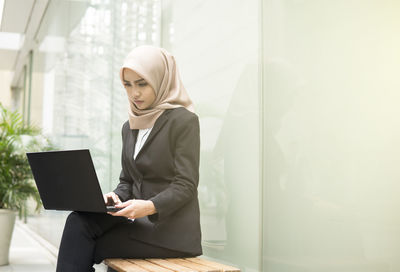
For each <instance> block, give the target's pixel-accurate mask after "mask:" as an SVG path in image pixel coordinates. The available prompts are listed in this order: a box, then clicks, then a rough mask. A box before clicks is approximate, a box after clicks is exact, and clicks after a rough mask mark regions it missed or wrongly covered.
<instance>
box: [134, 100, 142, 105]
mask: <svg viewBox="0 0 400 272" xmlns="http://www.w3.org/2000/svg"><path fill="white" fill-rule="evenodd" d="M134 102H135V103H136V104H140V103H143V101H142V100H134Z"/></svg>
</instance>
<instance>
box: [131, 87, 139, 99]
mask: <svg viewBox="0 0 400 272" xmlns="http://www.w3.org/2000/svg"><path fill="white" fill-rule="evenodd" d="M132 94H133V97H134V98H138V97H140V94H141V93H140V91H139V90H138V89H137V88H133V90H132Z"/></svg>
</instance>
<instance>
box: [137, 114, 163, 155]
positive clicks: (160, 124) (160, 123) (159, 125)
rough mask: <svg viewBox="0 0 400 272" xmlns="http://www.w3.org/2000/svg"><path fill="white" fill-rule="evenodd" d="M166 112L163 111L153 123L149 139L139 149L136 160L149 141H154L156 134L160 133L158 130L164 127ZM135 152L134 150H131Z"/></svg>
mask: <svg viewBox="0 0 400 272" xmlns="http://www.w3.org/2000/svg"><path fill="white" fill-rule="evenodd" d="M167 112H168V111H164V112H163V114H161V115H160V117H158V119H157V121H156V122H155V124H154V126H153V129H152V130H151V131H150V135H149V137H147V140H146V142H145V143H144V145H143V146H142V149H140V151H139V153H138V154H137V155H136V159H137V158H138V157H139V155H140V154H141V153H142V151H143V149H145V148H146V146H147V145H148V144H150V143H151V141H152V140H153V139H154V136H155V135H157V133H158V132H159V131H160V129H161V128H162V127H163V126H164V124H165V123H166V122H167V120H168V114H166V113H167ZM137 134H138V130H136V134H135V138H134V145H136V138H137ZM133 150H135V148H133ZM132 158H133V153H132Z"/></svg>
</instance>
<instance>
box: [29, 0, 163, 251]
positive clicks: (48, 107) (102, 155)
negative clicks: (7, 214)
mask: <svg viewBox="0 0 400 272" xmlns="http://www.w3.org/2000/svg"><path fill="white" fill-rule="evenodd" d="M160 9H161V6H160V1H159V0H148V1H139V0H125V1H110V0H90V1H89V0H88V1H74V0H68V1H67V0H54V1H51V2H50V3H49V7H48V10H47V12H46V15H45V17H44V18H43V22H42V27H41V28H40V30H39V32H38V34H37V36H38V39H39V40H40V44H39V46H38V48H37V49H36V50H35V61H34V65H35V67H34V75H33V82H34V83H33V87H34V88H33V96H37V97H41V98H42V97H43V101H44V102H43V111H42V112H43V115H42V116H41V119H42V120H43V122H42V124H43V127H44V130H45V132H46V133H48V134H49V135H50V136H51V138H52V139H53V141H54V142H55V144H56V145H57V146H58V148H59V149H79V148H89V149H90V153H91V155H92V158H93V162H94V165H95V168H96V172H97V176H98V178H99V181H100V184H101V187H102V190H103V192H108V191H110V190H112V189H113V188H114V187H115V186H116V184H118V182H119V179H118V178H119V173H120V170H121V164H120V158H121V148H122V146H121V128H122V124H123V123H124V122H125V121H126V120H127V118H128V100H127V98H126V94H125V91H124V89H123V86H122V84H121V82H120V80H119V68H120V66H121V65H122V61H123V58H124V57H125V56H126V55H127V54H128V52H129V51H130V50H131V49H132V48H134V47H135V46H137V45H140V44H158V43H159V37H160V17H161V16H160ZM38 103H39V102H38ZM60 214H61V213H59V212H51V211H50V212H48V211H47V212H43V214H42V217H41V218H31V220H30V224H31V225H32V226H36V227H35V228H36V229H37V231H38V232H40V233H41V234H42V235H43V236H45V237H46V238H48V239H49V240H50V241H51V242H53V243H54V244H56V245H57V244H58V243H59V237H60V235H61V230H62V227H63V220H58V221H59V222H60V224H59V226H58V225H57V226H58V227H57V228H58V229H57V230H55V231H52V230H48V229H46V225H47V226H48V225H49V224H47V223H48V222H47V219H46V218H49V219H51V220H52V222H53V221H54V222H57V219H56V218H55V217H57V216H59V215H60ZM47 228H48V227H47ZM53 229H55V227H54V226H53Z"/></svg>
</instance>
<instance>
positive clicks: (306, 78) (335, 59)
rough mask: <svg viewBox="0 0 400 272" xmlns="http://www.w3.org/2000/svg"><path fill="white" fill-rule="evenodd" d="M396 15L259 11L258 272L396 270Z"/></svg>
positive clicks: (358, 7)
mask: <svg viewBox="0 0 400 272" xmlns="http://www.w3.org/2000/svg"><path fill="white" fill-rule="evenodd" d="M399 12H400V3H399V2H397V1H377V0H376V1H320V0H313V1H277V0H267V1H264V7H263V18H265V20H264V25H263V28H264V33H263V39H264V47H263V51H264V56H265V59H264V72H265V73H264V83H265V85H264V105H265V108H264V121H265V122H264V132H265V133H264V135H265V136H264V139H263V140H264V151H263V152H264V158H265V160H264V169H265V179H264V182H265V185H264V189H265V190H264V193H263V199H264V202H263V203H264V207H263V218H264V224H263V226H264V229H263V233H264V236H263V248H264V252H263V264H264V265H263V268H264V271H274V272H280V271H282V272H283V271H284V272H288V271H296V272H298V271H307V272H311V271H335V272H338V271H343V272H344V271H352V272H355V271H362V272H367V271H374V272H375V271H376V272H389V271H390V272H394V271H399V269H400V259H399V258H398V256H399V254H400V243H399V240H400V231H399V230H400V216H399V213H398V207H399V206H400V201H399V198H398V195H399V194H400V186H399V182H398V181H399V178H400V170H399V167H398V164H399V160H398V157H399V151H400V145H399V141H398V139H399V138H400V121H399V120H400V119H399V118H398V116H399V114H400V110H399V101H400V93H399V87H400V81H399V76H398V71H399V70H400V51H399V48H400V36H399V35H395V33H397V32H398V29H399V28H400V17H399V16H398V14H399Z"/></svg>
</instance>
